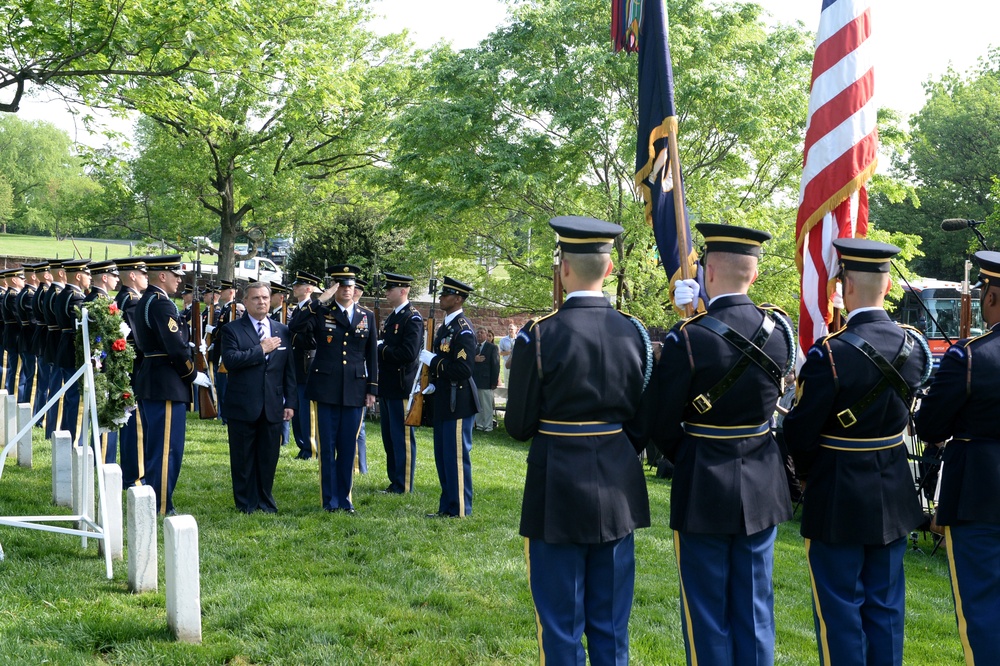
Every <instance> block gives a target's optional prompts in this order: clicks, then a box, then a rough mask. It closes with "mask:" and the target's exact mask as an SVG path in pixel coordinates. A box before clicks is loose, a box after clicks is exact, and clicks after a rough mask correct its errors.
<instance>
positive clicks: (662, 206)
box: [635, 0, 698, 292]
mask: <svg viewBox="0 0 1000 666" xmlns="http://www.w3.org/2000/svg"><path fill="white" fill-rule="evenodd" d="M638 47H639V126H638V129H639V132H638V140H637V144H636V151H635V170H636V173H635V183H636V186H637V187H638V188H639V191H640V192H641V194H642V198H643V200H645V202H646V222H647V223H649V224H650V225H651V226H652V227H653V235H654V236H655V237H656V247H657V250H658V251H659V254H660V261H662V262H663V268H664V269H665V270H666V272H667V275H668V276H669V277H670V283H671V292H672V291H673V285H674V283H675V282H676V281H677V280H679V279H681V278H682V277H691V278H694V277H696V276H697V273H698V271H697V261H698V257H697V254H696V253H694V252H693V251H692V247H691V229H690V226H689V225H688V221H687V215H686V210H685V207H684V183H683V179H682V177H681V168H680V160H679V157H678V153H677V111H676V109H675V108H674V72H673V68H672V67H671V65H670V45H669V44H668V43H667V16H666V7H665V5H664V0H643V11H642V19H641V23H640V25H639V44H638ZM681 248H683V253H682V251H681ZM682 254H683V256H684V257H685V259H686V261H685V264H686V266H684V267H682V266H681V256H682ZM682 268H686V269H687V270H686V271H684V270H682Z"/></svg>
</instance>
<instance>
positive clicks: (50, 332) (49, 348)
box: [41, 259, 66, 438]
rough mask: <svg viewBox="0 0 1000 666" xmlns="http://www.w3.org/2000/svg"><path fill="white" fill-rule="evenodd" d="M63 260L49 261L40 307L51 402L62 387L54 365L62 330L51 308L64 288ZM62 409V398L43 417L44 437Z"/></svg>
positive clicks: (56, 424)
mask: <svg viewBox="0 0 1000 666" xmlns="http://www.w3.org/2000/svg"><path fill="white" fill-rule="evenodd" d="M63 261H65V260H63V259H52V260H50V261H49V268H50V270H51V271H52V284H51V286H50V287H49V289H48V290H47V291H46V292H45V300H44V302H43V303H42V305H41V308H42V312H43V314H44V316H45V328H46V330H47V333H46V335H45V353H44V360H45V363H46V364H47V365H48V366H49V388H48V394H49V399H50V400H51V399H52V398H53V397H54V396H55V395H56V394H57V393H59V389H61V388H62V385H63V381H62V380H63V373H62V370H61V369H60V368H59V366H58V364H57V363H56V356H57V353H58V351H59V342H60V338H61V337H62V329H61V328H60V326H59V322H58V320H57V319H56V311H55V309H54V308H53V306H54V305H55V300H56V298H58V296H59V294H61V293H62V291H63V289H65V288H66V271H65V270H63ZM61 409H62V398H60V399H59V402H57V403H56V404H54V405H52V407H51V408H50V409H49V412H48V414H46V415H45V436H46V438H51V437H52V433H53V432H55V431H56V430H58V429H59V415H60V414H59V413H60V411H61Z"/></svg>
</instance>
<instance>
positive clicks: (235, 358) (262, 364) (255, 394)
mask: <svg viewBox="0 0 1000 666" xmlns="http://www.w3.org/2000/svg"><path fill="white" fill-rule="evenodd" d="M270 326H271V337H276V338H281V344H280V345H279V346H278V348H277V349H275V350H274V351H273V352H271V353H270V354H268V355H267V358H265V356H264V350H263V349H262V348H261V346H260V336H259V335H258V334H257V324H256V321H255V320H254V319H253V318H252V317H250V315H248V314H244V315H243V316H242V317H240V318H239V319H237V320H236V321H235V322H232V323H231V324H229V325H227V326H226V327H225V328H223V329H222V338H221V339H220V342H221V344H222V362H223V363H225V364H226V367H227V368H228V369H229V386H228V388H227V389H226V418H230V419H237V420H240V421H256V420H257V419H258V418H259V417H260V415H261V414H262V413H263V414H264V418H265V419H267V421H268V422H269V423H277V422H279V421H282V420H283V418H284V410H285V409H286V408H288V409H298V392H297V391H296V390H295V370H294V368H293V367H292V364H293V359H292V336H291V334H290V333H289V332H288V327H287V326H285V325H284V324H282V323H280V322H276V321H273V320H272V321H271V322H270Z"/></svg>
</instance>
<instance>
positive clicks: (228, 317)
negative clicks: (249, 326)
mask: <svg viewBox="0 0 1000 666" xmlns="http://www.w3.org/2000/svg"><path fill="white" fill-rule="evenodd" d="M205 316H206V317H207V316H208V311H207V309H206V312H205ZM238 317H239V314H238V313H237V312H236V301H229V302H228V303H223V304H222V305H220V306H219V307H217V308H216V309H215V311H214V312H212V326H214V327H215V329H214V330H213V331H212V332H211V333H210V334H209V335H211V340H210V341H209V343H208V346H209V349H208V360H209V361H211V362H212V363H215V364H216V366H218V365H219V360H220V359H221V358H222V345H221V344H219V343H218V341H219V340H221V339H222V327H223V326H226V325H227V324H229V323H230V322H232V321H234V320H236V319H237V318H238ZM201 330H203V331H205V330H208V329H206V328H205V327H204V325H203V326H202V329H201ZM225 365H226V364H225V363H223V364H222V367H223V368H225Z"/></svg>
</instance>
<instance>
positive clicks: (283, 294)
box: [267, 282, 299, 446]
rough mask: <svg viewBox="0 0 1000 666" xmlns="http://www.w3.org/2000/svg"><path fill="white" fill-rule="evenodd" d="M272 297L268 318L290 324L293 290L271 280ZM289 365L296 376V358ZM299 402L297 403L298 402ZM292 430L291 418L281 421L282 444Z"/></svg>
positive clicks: (285, 441)
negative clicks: (289, 298) (290, 298)
mask: <svg viewBox="0 0 1000 666" xmlns="http://www.w3.org/2000/svg"><path fill="white" fill-rule="evenodd" d="M270 287H271V299H270V303H269V304H268V315H267V316H268V318H270V319H271V321H276V322H278V323H279V324H284V325H286V326H287V325H288V312H289V309H290V308H289V306H288V304H287V303H286V302H285V298H287V297H288V296H291V294H292V290H291V289H289V288H288V287H286V286H285V285H283V284H281V283H280V282H271V283H270ZM289 365H290V366H291V367H292V376H293V377H294V376H295V359H294V358H293V359H292V360H290V361H289ZM296 404H297V403H296ZM297 411H299V410H297V409H296V410H294V411H293V412H292V417H293V418H294V415H295V412H297ZM291 430H292V422H291V420H288V421H282V422H281V445H282V446H285V445H286V444H288V440H289V435H290V434H291Z"/></svg>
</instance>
